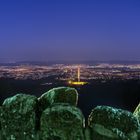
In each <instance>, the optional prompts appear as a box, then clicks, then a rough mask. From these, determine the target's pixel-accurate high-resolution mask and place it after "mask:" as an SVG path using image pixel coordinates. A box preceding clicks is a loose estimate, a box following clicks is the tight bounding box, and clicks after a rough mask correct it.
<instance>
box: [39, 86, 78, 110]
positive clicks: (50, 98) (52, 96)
mask: <svg viewBox="0 0 140 140" xmlns="http://www.w3.org/2000/svg"><path fill="white" fill-rule="evenodd" d="M38 100H39V106H40V110H41V111H43V110H45V109H46V108H47V107H49V106H50V105H53V104H56V103H68V104H70V105H74V106H76V105H77V101H78V93H77V91H76V89H74V88H70V87H58V88H53V89H51V90H49V91H48V92H46V93H44V94H43V95H42V96H41V97H40V98H39V99H38Z"/></svg>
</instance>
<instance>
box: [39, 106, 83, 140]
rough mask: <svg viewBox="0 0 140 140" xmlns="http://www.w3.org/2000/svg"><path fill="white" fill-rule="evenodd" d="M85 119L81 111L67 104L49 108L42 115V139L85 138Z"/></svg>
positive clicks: (66, 139) (70, 139) (71, 139)
mask: <svg viewBox="0 0 140 140" xmlns="http://www.w3.org/2000/svg"><path fill="white" fill-rule="evenodd" d="M84 125H85V119H84V117H83V114H82V113H81V111H80V110H79V109H78V108H76V107H74V106H70V105H67V104H57V105H53V106H51V107H49V108H47V109H46V110H45V111H44V112H43V114H42V116H41V138H42V140H84V134H83V129H84Z"/></svg>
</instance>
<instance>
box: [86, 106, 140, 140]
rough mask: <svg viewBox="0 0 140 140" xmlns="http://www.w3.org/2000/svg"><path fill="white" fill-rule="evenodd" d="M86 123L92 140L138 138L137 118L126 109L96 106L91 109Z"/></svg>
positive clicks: (128, 139)
mask: <svg viewBox="0 0 140 140" xmlns="http://www.w3.org/2000/svg"><path fill="white" fill-rule="evenodd" d="M88 125H89V128H90V129H91V135H92V136H91V137H92V139H94V140H138V131H139V127H140V126H139V123H138V120H137V118H136V117H134V116H133V114H132V113H130V112H128V111H124V110H121V109H116V108H112V107H108V106H98V107H96V108H95V109H93V110H92V112H91V114H90V116H89V120H88Z"/></svg>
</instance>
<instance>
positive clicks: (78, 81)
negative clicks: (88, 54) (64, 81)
mask: <svg viewBox="0 0 140 140" xmlns="http://www.w3.org/2000/svg"><path fill="white" fill-rule="evenodd" d="M69 84H70V85H85V84H87V82H83V81H81V80H80V67H78V69H77V81H69Z"/></svg>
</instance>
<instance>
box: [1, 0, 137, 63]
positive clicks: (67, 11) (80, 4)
mask: <svg viewBox="0 0 140 140" xmlns="http://www.w3.org/2000/svg"><path fill="white" fill-rule="evenodd" d="M27 60H29V61H54V60H67V61H74V60H76V61H77V60H140V1H139V0H0V62H14V61H27Z"/></svg>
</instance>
